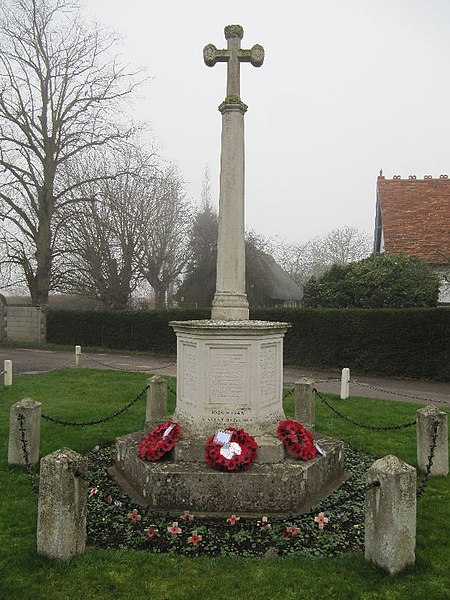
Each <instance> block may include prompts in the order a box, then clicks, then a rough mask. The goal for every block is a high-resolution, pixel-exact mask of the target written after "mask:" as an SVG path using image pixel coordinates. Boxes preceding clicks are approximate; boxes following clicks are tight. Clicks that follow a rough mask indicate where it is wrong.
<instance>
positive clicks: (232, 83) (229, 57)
mask: <svg viewBox="0 0 450 600" xmlns="http://www.w3.org/2000/svg"><path fill="white" fill-rule="evenodd" d="M243 37H244V29H243V28H242V27H241V25H227V26H226V27H225V39H226V40H227V48H226V49H223V50H220V49H218V48H216V47H215V46H214V44H208V45H207V46H205V47H204V49H203V59H204V61H205V64H206V65H207V66H208V67H213V66H214V65H215V64H216V63H217V62H226V63H227V65H228V73H227V97H231V96H235V97H238V98H240V95H241V93H240V63H241V62H250V63H252V65H253V66H254V67H260V66H261V65H262V64H263V62H264V48H263V47H262V46H260V45H259V44H255V45H254V46H253V47H252V48H251V49H250V50H244V49H242V48H241V40H242V38H243Z"/></svg>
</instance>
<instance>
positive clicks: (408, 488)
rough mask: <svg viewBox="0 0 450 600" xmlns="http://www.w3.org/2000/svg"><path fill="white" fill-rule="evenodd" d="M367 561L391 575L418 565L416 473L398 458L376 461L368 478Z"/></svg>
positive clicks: (366, 502) (366, 517)
mask: <svg viewBox="0 0 450 600" xmlns="http://www.w3.org/2000/svg"><path fill="white" fill-rule="evenodd" d="M366 481H367V483H372V482H373V481H379V482H380V486H379V487H374V488H371V489H370V490H368V492H367V493H366V501H365V544H364V546H365V552H364V554H365V558H366V560H370V561H372V562H374V563H375V564H377V565H378V566H379V567H381V568H383V569H386V570H387V571H388V572H389V573H390V574H391V575H394V574H395V573H398V572H399V571H402V570H403V569H404V568H405V567H407V566H408V565H411V564H414V562H415V547H416V470H415V469H414V468H413V467H411V466H410V465H408V464H406V463H404V462H402V461H401V460H400V459H398V458H397V457H396V456H385V457H384V458H380V459H379V460H377V461H375V462H374V463H373V465H372V466H371V467H370V469H368V471H367V474H366Z"/></svg>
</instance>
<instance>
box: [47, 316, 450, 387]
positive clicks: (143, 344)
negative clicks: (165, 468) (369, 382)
mask: <svg viewBox="0 0 450 600" xmlns="http://www.w3.org/2000/svg"><path fill="white" fill-rule="evenodd" d="M209 314H210V313H209V311H208V310H207V309H191V310H180V309H173V310H165V311H152V312H140V311H120V312H117V311H95V312H91V311H63V310H49V311H48V314H47V341H48V342H53V343H58V344H73V345H76V344H80V345H82V346H102V347H107V348H116V349H123V350H142V351H148V352H155V353H161V354H173V353H175V352H176V337H175V334H174V333H173V330H172V328H171V327H170V326H169V322H170V321H183V320H189V319H205V318H209ZM250 316H251V318H253V319H262V320H270V321H286V322H289V323H291V324H292V327H291V328H290V329H289V330H288V332H287V334H286V337H285V343H284V362H285V364H291V365H299V366H305V367H317V368H320V367H323V368H339V369H341V368H343V367H350V369H352V370H353V371H355V372H359V373H369V374H382V375H389V376H398V377H411V378H423V379H439V380H450V309H448V308H430V309H427V308H410V309H342V310H341V309H297V308H289V309H287V308H285V309H254V310H253V311H251V315H250Z"/></svg>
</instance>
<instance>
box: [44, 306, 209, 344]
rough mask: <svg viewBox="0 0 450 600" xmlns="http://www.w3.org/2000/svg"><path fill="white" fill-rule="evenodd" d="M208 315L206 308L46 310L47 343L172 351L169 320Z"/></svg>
mask: <svg viewBox="0 0 450 600" xmlns="http://www.w3.org/2000/svg"><path fill="white" fill-rule="evenodd" d="M210 314H211V311H210V310H207V309H191V310H179V309H174V310H155V311H150V312H145V311H131V310H123V311H122V310H121V311H110V310H108V311H107V310H104V311H81V310H80V311H75V310H53V309H49V310H48V312H47V342H49V343H54V344H73V345H80V346H101V347H104V348H113V349H122V350H143V351H148V352H156V353H160V354H173V353H175V352H176V350H177V341H176V336H175V334H174V332H173V329H172V328H171V327H170V326H169V322H170V321H185V320H190V319H207V318H209V316H210Z"/></svg>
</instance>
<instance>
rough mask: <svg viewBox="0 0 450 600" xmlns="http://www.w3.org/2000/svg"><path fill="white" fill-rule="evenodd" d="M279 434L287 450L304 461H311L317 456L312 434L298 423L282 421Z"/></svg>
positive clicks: (287, 420)
mask: <svg viewBox="0 0 450 600" xmlns="http://www.w3.org/2000/svg"><path fill="white" fill-rule="evenodd" d="M277 434H278V437H279V438H280V440H281V441H282V442H283V446H284V447H285V448H286V450H287V451H288V452H289V453H290V454H292V456H295V457H297V458H301V459H302V460H311V459H312V458H314V457H315V456H316V454H317V449H316V447H315V445H314V438H313V436H312V434H311V433H310V432H309V431H308V430H307V429H306V428H305V427H303V425H302V424H301V423H299V422H298V421H292V420H291V419H286V420H285V421H280V423H279V424H278V428H277Z"/></svg>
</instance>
